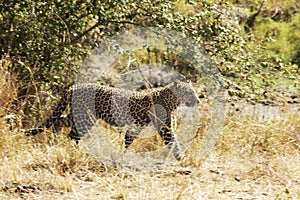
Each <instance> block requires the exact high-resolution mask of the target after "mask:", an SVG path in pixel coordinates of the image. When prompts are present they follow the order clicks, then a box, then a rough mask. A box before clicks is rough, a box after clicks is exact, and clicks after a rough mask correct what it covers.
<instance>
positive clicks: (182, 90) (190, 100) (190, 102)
mask: <svg viewBox="0 0 300 200" xmlns="http://www.w3.org/2000/svg"><path fill="white" fill-rule="evenodd" d="M169 89H170V90H171V91H172V92H173V93H174V94H175V95H176V97H177V99H178V100H179V103H180V104H185V105H186V106H188V107H193V106H196V105H198V104H199V99H198V97H197V94H196V92H195V91H194V89H193V86H192V84H191V82H188V83H186V82H182V81H179V80H176V81H175V82H173V83H171V84H170V88H169Z"/></svg>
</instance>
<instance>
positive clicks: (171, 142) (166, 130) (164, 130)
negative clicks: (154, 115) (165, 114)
mask: <svg viewBox="0 0 300 200" xmlns="http://www.w3.org/2000/svg"><path fill="white" fill-rule="evenodd" d="M159 135H160V136H161V137H162V139H163V140H164V144H165V145H167V147H168V148H169V149H170V150H171V151H172V153H173V155H174V157H175V158H176V159H177V160H181V159H183V157H184V153H183V152H182V150H181V148H180V144H179V143H178V141H177V140H176V137H175V135H174V134H173V133H172V127H171V118H168V119H167V122H166V123H165V125H164V126H162V127H161V128H160V130H159Z"/></svg>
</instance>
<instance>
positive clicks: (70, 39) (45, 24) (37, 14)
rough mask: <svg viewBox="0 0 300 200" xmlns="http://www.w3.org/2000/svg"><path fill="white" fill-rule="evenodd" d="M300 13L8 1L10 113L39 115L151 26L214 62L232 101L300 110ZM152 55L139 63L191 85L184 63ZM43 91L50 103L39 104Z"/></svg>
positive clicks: (4, 24)
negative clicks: (119, 40)
mask: <svg viewBox="0 0 300 200" xmlns="http://www.w3.org/2000/svg"><path fill="white" fill-rule="evenodd" d="M299 7H300V5H299V2H298V1H289V2H284V3H283V2H281V1H278V2H275V1H274V2H273V1H270V2H263V1H259V2H257V1H247V2H244V1H155V2H152V1H147V0H143V1H133V0H126V1H125V0H121V1H110V0H107V1H90V0H84V1H66V2H64V1H31V0H26V1H21V0H14V1H2V2H1V3H0V35H1V37H0V48H1V49H0V56H1V58H2V66H1V68H2V70H4V71H7V72H9V73H10V74H11V75H12V77H14V79H15V82H16V87H17V88H18V89H17V95H16V97H15V99H14V101H13V102H14V103H13V107H12V108H13V110H15V112H16V111H17V110H19V111H20V110H21V111H22V113H23V114H25V115H28V114H32V113H35V114H34V115H37V113H36V111H37V110H39V109H38V108H39V107H40V106H45V103H46V100H47V98H48V101H49V98H50V99H51V95H52V94H55V95H60V94H61V93H62V91H63V90H64V89H66V88H68V87H69V86H70V85H71V84H73V81H74V79H75V76H76V72H77V70H78V68H79V67H80V65H81V62H82V61H83V60H84V58H85V57H86V55H87V53H88V51H89V50H91V49H93V48H94V47H96V46H98V45H99V44H100V43H101V42H102V41H104V40H105V39H106V38H109V37H110V36H112V35H115V34H118V33H121V32H122V31H124V30H128V29H130V28H134V27H149V26H156V27H166V28H170V29H173V30H176V31H178V32H181V33H184V34H186V35H187V36H188V37H190V38H193V39H194V40H195V41H197V42H198V43H199V45H200V46H201V47H203V48H204V49H205V50H206V51H207V52H208V53H209V55H211V56H212V57H213V59H214V60H215V62H216V65H217V66H218V68H219V70H220V72H221V74H222V75H223V76H224V81H225V84H226V85H225V87H226V88H227V90H228V93H229V95H230V97H231V99H240V98H245V99H247V100H248V101H251V102H259V101H263V102H268V103H272V104H281V103H286V102H288V101H290V102H297V101H298V99H299V88H300V86H299V84H300V83H299V74H300V72H299V71H300V69H299V65H300V61H299V57H300V56H299V54H300V38H299V37H300V26H299V24H300V14H299V13H298V9H299ZM147 51H148V53H149V52H151V53H149V54H147V53H144V55H150V56H151V57H152V58H147V57H146V58H141V60H143V61H144V62H145V63H144V64H147V62H149V60H150V59H152V61H154V62H155V58H156V57H160V58H161V59H160V60H159V61H158V62H161V64H165V65H168V66H171V67H174V68H175V69H176V70H178V71H180V72H181V73H183V74H184V75H186V76H187V77H190V75H191V74H192V73H193V72H192V73H191V70H193V68H192V66H190V65H189V63H187V62H186V61H182V60H180V57H178V56H177V57H176V56H174V55H172V54H169V55H168V52H167V56H166V52H163V51H161V52H159V51H156V50H155V49H151V47H149V48H148V49H146V50H145V52H147ZM156 62H157V60H156ZM140 64H142V63H140ZM279 77H280V78H279ZM156 84H159V83H156ZM41 91H47V92H46V94H47V95H46V96H45V94H44V96H43V98H41V99H42V100H41V99H40V98H35V96H38V97H40V96H41V95H42V94H41ZM293 97H295V98H293ZM291 99H294V100H292V101H291ZM295 99H296V100H295ZM29 116H30V115H29Z"/></svg>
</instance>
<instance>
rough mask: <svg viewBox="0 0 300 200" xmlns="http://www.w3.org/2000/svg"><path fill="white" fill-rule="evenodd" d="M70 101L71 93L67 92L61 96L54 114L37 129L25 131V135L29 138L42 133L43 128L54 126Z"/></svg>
mask: <svg viewBox="0 0 300 200" xmlns="http://www.w3.org/2000/svg"><path fill="white" fill-rule="evenodd" d="M70 100H71V91H70V90H68V91H66V92H65V93H64V95H63V96H62V98H61V100H60V102H59V103H58V106H57V107H56V108H55V110H54V112H53V113H52V116H51V117H49V118H48V119H47V120H46V122H45V123H44V124H42V125H40V126H38V127H37V128H35V129H31V130H27V131H25V135H26V136H31V135H36V134H39V133H42V132H44V129H45V128H49V127H50V126H52V125H53V124H56V123H57V122H58V121H59V120H60V119H61V118H62V117H61V115H62V114H63V112H64V111H65V110H66V108H67V106H68V104H69V103H70Z"/></svg>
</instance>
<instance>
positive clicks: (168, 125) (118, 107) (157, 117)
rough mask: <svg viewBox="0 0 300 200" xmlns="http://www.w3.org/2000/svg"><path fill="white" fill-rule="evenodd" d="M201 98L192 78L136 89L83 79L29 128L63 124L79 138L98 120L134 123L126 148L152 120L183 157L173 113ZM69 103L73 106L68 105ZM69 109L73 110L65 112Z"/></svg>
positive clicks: (175, 153) (177, 156) (54, 127)
mask: <svg viewBox="0 0 300 200" xmlns="http://www.w3.org/2000/svg"><path fill="white" fill-rule="evenodd" d="M198 104H199V99H198V97H197V95H196V92H195V90H194V89H193V87H192V85H191V82H185V81H180V80H175V81H173V82H171V83H169V84H167V85H166V86H164V87H158V88H149V89H145V90H142V91H132V90H128V89H124V88H118V87H111V86H107V85H100V84H98V83H83V84H77V85H73V86H72V87H71V88H70V89H68V90H67V91H65V92H64V94H63V96H62V97H61V100H60V102H59V103H58V105H57V107H56V108H55V109H54V111H53V113H52V115H51V116H50V117H49V118H48V119H47V120H46V121H45V123H43V124H42V125H40V126H38V127H37V128H34V129H30V130H27V131H25V134H26V136H33V135H36V134H39V133H42V132H44V130H45V129H46V128H47V129H48V128H50V127H52V132H53V133H57V132H59V131H60V130H61V128H62V127H70V128H71V131H70V132H69V134H68V136H69V137H70V138H71V139H74V140H76V141H79V140H80V139H81V138H82V137H84V135H85V134H87V133H88V132H89V130H90V129H91V127H93V126H94V124H95V122H96V121H97V120H100V119H101V120H102V121H104V122H106V123H108V124H109V125H111V126H115V127H124V126H127V125H134V126H135V127H136V128H135V129H134V130H127V131H126V133H125V138H124V140H125V142H124V143H125V149H128V147H129V146H130V145H131V144H132V143H133V141H134V140H135V139H136V138H138V136H139V134H140V132H141V130H142V129H143V128H144V127H145V126H147V125H149V124H152V125H153V126H154V127H155V131H157V132H158V134H159V135H160V137H161V138H162V140H163V144H164V145H166V146H167V147H168V148H169V149H170V150H171V151H172V154H173V156H174V157H175V159H177V160H182V159H183V157H184V153H183V152H182V150H181V148H180V144H179V142H178V141H177V139H176V137H175V134H174V129H173V127H172V117H173V115H174V112H175V110H176V109H177V108H178V107H179V106H180V105H185V106H187V107H194V106H197V105H198ZM67 107H69V109H67ZM66 110H69V112H68V113H67V114H66V115H63V113H64V112H66Z"/></svg>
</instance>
